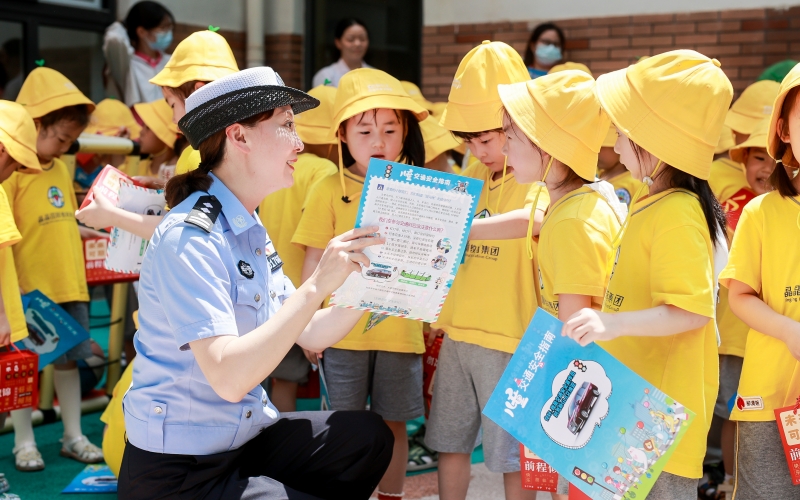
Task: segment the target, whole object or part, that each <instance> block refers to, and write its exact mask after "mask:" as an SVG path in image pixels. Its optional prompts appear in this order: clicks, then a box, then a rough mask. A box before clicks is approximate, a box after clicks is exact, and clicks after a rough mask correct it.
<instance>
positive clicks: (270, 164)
mask: <svg viewBox="0 0 800 500" xmlns="http://www.w3.org/2000/svg"><path fill="white" fill-rule="evenodd" d="M244 133H245V138H246V140H247V144H248V146H249V148H250V153H249V156H250V158H252V159H253V160H255V161H253V162H248V163H250V164H251V165H253V166H254V168H253V169H252V172H247V175H248V176H250V178H251V179H252V180H253V184H254V185H259V186H264V187H266V188H267V189H268V192H266V194H270V193H273V192H275V191H277V190H278V189H283V188H287V187H291V186H292V184H293V183H294V178H293V176H292V173H293V172H294V162H295V161H297V154H298V153H300V152H301V151H302V150H303V142H302V141H301V140H300V138H299V137H298V136H297V132H295V128H294V113H293V112H292V108H291V106H284V107H281V108H277V109H275V112H274V113H273V115H272V117H271V118H269V119H268V120H263V121H261V122H259V123H258V124H256V126H255V127H253V128H251V129H248V128H244ZM266 194H265V196H266Z"/></svg>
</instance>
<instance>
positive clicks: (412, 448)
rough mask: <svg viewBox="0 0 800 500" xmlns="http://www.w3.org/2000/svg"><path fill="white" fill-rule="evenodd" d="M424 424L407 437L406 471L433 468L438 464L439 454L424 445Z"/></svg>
mask: <svg viewBox="0 0 800 500" xmlns="http://www.w3.org/2000/svg"><path fill="white" fill-rule="evenodd" d="M424 441H425V425H424V424H423V425H421V426H420V428H419V429H417V431H416V432H415V433H414V435H412V436H410V437H409V438H408V464H407V465H406V472H416V471H421V470H427V469H433V468H436V466H438V465H439V454H438V453H437V452H435V451H433V450H431V449H430V448H428V447H427V446H425V442H424Z"/></svg>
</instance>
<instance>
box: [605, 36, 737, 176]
mask: <svg viewBox="0 0 800 500" xmlns="http://www.w3.org/2000/svg"><path fill="white" fill-rule="evenodd" d="M597 97H598V98H599V99H600V103H601V105H602V106H603V109H605V111H606V113H608V115H609V116H610V117H611V121H612V122H613V123H614V124H615V125H616V126H617V127H618V128H619V129H620V130H622V131H623V132H624V133H625V135H627V136H628V137H629V138H630V139H631V140H633V141H634V142H635V143H636V144H638V145H639V146H641V147H643V148H644V149H646V150H647V151H649V152H650V153H652V154H653V155H655V156H656V157H658V159H660V160H662V161H663V162H665V163H667V164H669V165H671V166H673V167H675V168H677V169H679V170H682V171H684V172H686V173H688V174H691V175H693V176H695V177H698V178H700V179H705V180H708V177H709V175H710V174H711V162H712V161H713V158H714V150H715V149H716V147H717V143H718V142H719V134H720V130H721V129H722V124H723V121H724V120H725V113H726V112H727V110H728V106H729V105H730V102H731V99H732V97H733V87H732V86H731V82H730V81H729V80H728V77H727V76H725V73H723V72H722V70H721V69H720V63H719V61H717V60H716V59H709V58H708V57H706V56H704V55H703V54H700V53H699V52H695V51H693V50H674V51H671V52H665V53H663V54H659V55H655V56H652V57H648V58H647V59H645V60H643V61H641V62H638V63H636V64H634V65H632V66H629V67H628V68H626V69H621V70H618V71H613V72H611V73H607V74H605V75H602V76H600V77H599V78H598V79H597Z"/></svg>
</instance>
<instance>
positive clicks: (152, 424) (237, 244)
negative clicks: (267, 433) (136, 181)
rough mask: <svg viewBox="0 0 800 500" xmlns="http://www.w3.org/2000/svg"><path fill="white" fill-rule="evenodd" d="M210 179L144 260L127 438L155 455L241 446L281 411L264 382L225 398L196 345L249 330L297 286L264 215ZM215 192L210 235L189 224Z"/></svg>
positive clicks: (172, 215) (177, 211)
mask: <svg viewBox="0 0 800 500" xmlns="http://www.w3.org/2000/svg"><path fill="white" fill-rule="evenodd" d="M211 177H212V178H213V179H214V182H213V184H212V185H211V188H210V189H209V190H208V192H196V193H193V194H192V195H191V196H189V197H188V198H187V199H186V200H184V201H183V203H181V204H179V205H178V206H176V207H174V208H173V209H172V210H170V212H169V213H168V214H167V216H166V217H165V218H164V220H163V221H162V222H161V224H159V226H158V228H157V229H156V232H155V234H154V235H153V238H152V240H151V242H150V246H149V247H148V248H147V252H146V255H145V258H144V262H143V264H142V273H141V277H140V280H139V326H140V328H139V331H138V332H137V333H136V336H135V337H134V345H135V347H136V353H137V355H136V363H135V365H134V370H133V383H132V385H131V387H130V389H129V390H128V392H127V394H126V395H125V398H124V399H123V406H124V410H125V426H126V431H127V435H128V440H129V441H130V442H131V444H133V445H134V446H136V447H137V448H140V449H142V450H147V451H151V452H155V453H170V454H180V455H210V454H213V453H221V452H225V451H229V450H233V449H236V448H238V447H240V446H242V445H243V444H244V443H246V442H247V441H249V440H250V439H252V438H253V437H254V436H255V435H256V434H258V433H259V432H260V431H261V430H262V429H263V428H265V427H267V426H269V425H270V424H272V423H274V422H275V421H276V420H277V419H278V417H279V415H278V411H277V410H276V409H275V407H274V406H273V405H272V403H271V402H270V401H269V399H268V398H267V393H266V392H265V391H264V389H262V388H261V386H260V385H259V386H256V387H254V388H253V390H252V391H250V392H249V393H248V394H247V396H245V397H244V399H242V400H241V401H240V402H238V403H230V402H228V401H225V400H224V399H222V398H221V397H219V396H218V395H217V393H216V392H214V389H212V388H211V386H210V385H209V383H208V380H207V379H206V377H205V376H204V375H203V372H202V371H201V370H200V367H199V366H198V364H197V361H196V360H195V357H194V354H193V353H192V351H191V348H190V347H189V343H190V342H192V341H193V340H198V339H204V338H208V337H215V336H218V335H245V334H246V333H248V332H250V331H251V330H253V329H254V328H256V327H257V326H259V325H261V324H263V323H264V322H266V321H267V320H268V319H269V318H270V317H271V316H272V315H274V314H275V313H276V312H277V310H278V309H279V308H280V307H281V304H282V303H283V301H284V300H285V299H286V298H288V297H289V295H291V294H292V292H294V286H293V285H292V283H291V281H289V279H288V278H286V277H285V276H284V274H283V270H282V269H281V266H282V263H281V261H280V258H279V257H278V255H277V254H276V253H275V250H274V246H273V245H272V243H271V242H270V240H269V236H268V235H267V231H266V230H265V229H264V226H262V225H261V221H260V220H259V219H258V217H257V216H255V214H252V213H248V212H247V210H246V209H245V208H244V206H243V205H242V203H241V202H240V201H239V200H238V199H237V198H236V197H235V196H234V195H233V193H232V192H231V191H230V190H229V189H228V188H227V187H226V186H225V185H224V184H223V183H222V182H221V181H220V180H219V179H217V178H216V177H215V176H214V175H213V174H211ZM208 195H211V196H214V197H216V199H217V201H218V202H219V203H220V204H221V205H222V208H221V211H219V210H217V212H219V214H218V217H217V219H216V221H215V222H214V223H213V226H212V227H210V228H209V229H210V232H206V231H205V230H203V229H202V228H201V227H198V226H197V225H194V224H192V223H190V222H187V221H185V219H186V218H187V215H189V214H190V213H192V211H193V209H200V210H202V211H204V212H206V213H210V212H214V210H213V208H211V205H210V204H206V205H205V206H204V205H203V203H202V201H203V200H200V202H198V200H199V199H200V198H201V197H204V196H208ZM204 199H207V198H204ZM205 207H209V208H210V210H209V209H205ZM195 213H196V212H195ZM212 215H213V214H212ZM201 218H202V215H201ZM212 218H213V217H212ZM209 226H211V224H210V221H209Z"/></svg>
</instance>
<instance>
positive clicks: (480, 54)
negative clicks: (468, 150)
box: [439, 40, 531, 132]
mask: <svg viewBox="0 0 800 500" xmlns="http://www.w3.org/2000/svg"><path fill="white" fill-rule="evenodd" d="M530 79H531V76H530V74H529V73H528V68H526V67H525V63H524V62H522V58H521V57H520V56H519V53H518V52H517V51H516V50H514V49H513V48H511V47H510V46H509V45H507V44H505V43H503V42H492V41H489V40H484V41H483V42H482V43H481V44H480V45H478V46H477V47H475V48H473V49H472V50H470V51H469V52H468V53H467V55H465V56H464V59H462V60H461V63H459V65H458V69H457V70H456V75H455V77H454V78H453V83H452V85H451V86H450V95H449V96H448V98H447V106H446V107H445V110H444V112H443V113H442V118H441V120H440V121H439V123H440V124H441V125H442V126H443V127H444V128H446V129H447V130H454V131H458V132H484V131H486V130H495V129H500V128H503V116H502V114H501V113H500V109H501V108H502V107H503V104H502V103H501V102H500V96H499V94H498V93H497V86H498V85H506V84H510V83H518V82H526V81H528V80H530Z"/></svg>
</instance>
